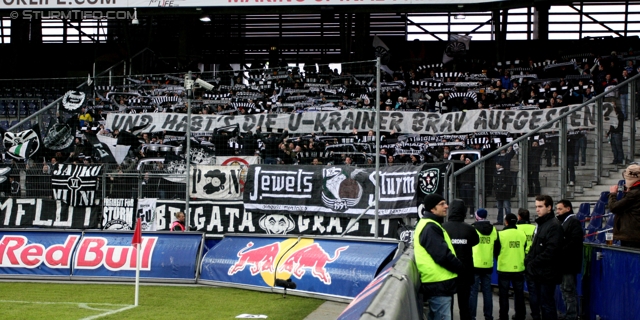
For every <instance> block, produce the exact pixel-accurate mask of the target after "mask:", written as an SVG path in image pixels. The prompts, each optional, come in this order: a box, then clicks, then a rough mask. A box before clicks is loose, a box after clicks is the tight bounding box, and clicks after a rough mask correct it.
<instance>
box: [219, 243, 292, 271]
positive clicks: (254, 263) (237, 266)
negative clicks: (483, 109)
mask: <svg viewBox="0 0 640 320" xmlns="http://www.w3.org/2000/svg"><path fill="white" fill-rule="evenodd" d="M251 247H253V242H249V243H247V246H246V247H244V248H243V249H242V250H240V251H239V252H238V258H239V259H238V262H236V263H234V264H233V266H231V268H229V272H228V273H227V274H228V275H230V276H231V275H234V274H236V273H238V272H240V271H242V270H244V268H245V267H246V266H250V268H249V271H250V272H251V275H252V276H255V275H257V274H258V273H260V272H263V271H266V272H273V271H274V268H273V264H274V262H275V258H276V256H277V255H278V253H279V252H280V243H279V242H276V243H272V244H270V245H266V246H262V247H259V248H254V249H249V248H251Z"/></svg>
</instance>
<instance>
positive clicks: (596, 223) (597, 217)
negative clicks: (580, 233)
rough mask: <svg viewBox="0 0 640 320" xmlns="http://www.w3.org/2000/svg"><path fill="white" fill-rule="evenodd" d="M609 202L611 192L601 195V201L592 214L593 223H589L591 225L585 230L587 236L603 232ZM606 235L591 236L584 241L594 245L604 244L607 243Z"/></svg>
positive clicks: (597, 203)
mask: <svg viewBox="0 0 640 320" xmlns="http://www.w3.org/2000/svg"><path fill="white" fill-rule="evenodd" d="M608 202H609V192H607V191H605V192H602V193H600V199H599V200H598V202H596V205H595V207H594V208H593V211H592V212H591V221H589V225H588V226H587V227H586V228H585V233H586V234H591V233H594V232H597V231H601V230H603V226H602V220H603V219H602V216H603V215H604V214H605V208H606V206H607V203H608ZM604 237H605V235H604V233H601V234H598V235H594V236H589V237H586V238H585V239H584V241H586V242H594V243H604V242H605V238H604Z"/></svg>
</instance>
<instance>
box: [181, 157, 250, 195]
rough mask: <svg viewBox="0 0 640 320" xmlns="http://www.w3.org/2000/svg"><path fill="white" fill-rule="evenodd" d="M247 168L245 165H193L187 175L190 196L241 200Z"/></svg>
mask: <svg viewBox="0 0 640 320" xmlns="http://www.w3.org/2000/svg"><path fill="white" fill-rule="evenodd" d="M247 169H248V167H246V166H206V165H198V166H194V167H192V168H191V174H190V175H189V178H190V179H191V181H190V185H189V187H190V188H191V190H190V191H189V193H190V196H191V197H192V198H198V199H207V200H242V192H243V191H244V181H245V177H246V175H247Z"/></svg>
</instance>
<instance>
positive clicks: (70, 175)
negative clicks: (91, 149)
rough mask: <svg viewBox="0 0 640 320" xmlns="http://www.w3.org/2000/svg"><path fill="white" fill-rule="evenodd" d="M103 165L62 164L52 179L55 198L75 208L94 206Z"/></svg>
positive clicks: (54, 172)
mask: <svg viewBox="0 0 640 320" xmlns="http://www.w3.org/2000/svg"><path fill="white" fill-rule="evenodd" d="M101 171H102V165H75V164H65V163H60V164H58V167H57V169H56V170H54V171H53V175H52V177H51V187H52V189H53V198H54V199H56V200H61V201H62V202H64V203H66V204H68V205H70V206H74V207H88V206H93V205H94V200H95V199H96V192H97V189H98V177H99V176H100V172H101Z"/></svg>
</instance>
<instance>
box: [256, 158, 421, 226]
mask: <svg viewBox="0 0 640 320" xmlns="http://www.w3.org/2000/svg"><path fill="white" fill-rule="evenodd" d="M421 168H422V167H420V166H409V165H407V166H391V167H384V168H381V169H380V205H379V210H378V214H379V215H380V216H382V217H385V218H389V217H404V216H407V215H410V214H415V213H416V212H417V209H416V199H417V198H416V185H417V178H418V174H419V173H420V171H421ZM374 205H375V169H373V168H358V167H352V166H313V165H309V166H295V167H286V166H278V165H255V166H252V167H251V168H249V173H248V174H247V182H246V183H245V189H244V206H245V209H246V210H247V211H254V212H261V213H267V212H269V213H279V214H290V213H295V214H321V215H322V214H325V215H331V216H354V215H355V216H357V215H359V214H361V213H363V212H364V211H365V210H366V209H367V208H368V207H371V208H373V206H374ZM367 214H369V215H373V210H370V211H368V212H367Z"/></svg>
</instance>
